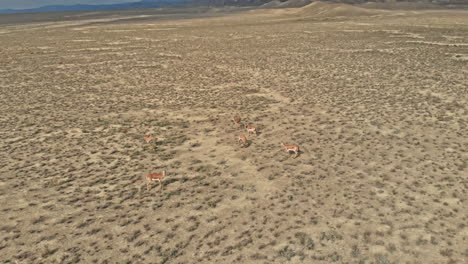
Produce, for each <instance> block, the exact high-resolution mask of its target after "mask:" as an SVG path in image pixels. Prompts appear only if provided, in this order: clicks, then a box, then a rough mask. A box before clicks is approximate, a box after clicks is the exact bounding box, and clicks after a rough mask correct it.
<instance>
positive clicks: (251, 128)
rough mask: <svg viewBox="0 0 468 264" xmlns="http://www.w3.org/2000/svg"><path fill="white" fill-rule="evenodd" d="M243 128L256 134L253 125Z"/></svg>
mask: <svg viewBox="0 0 468 264" xmlns="http://www.w3.org/2000/svg"><path fill="white" fill-rule="evenodd" d="M245 129H247V132H248V133H249V135H250V133H253V134H255V135H257V128H256V127H254V126H245Z"/></svg>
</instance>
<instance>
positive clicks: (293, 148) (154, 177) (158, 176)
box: [145, 117, 299, 190]
mask: <svg viewBox="0 0 468 264" xmlns="http://www.w3.org/2000/svg"><path fill="white" fill-rule="evenodd" d="M231 121H232V122H233V123H234V124H236V125H240V126H241V127H244V128H245V129H246V130H247V133H248V135H249V136H250V134H255V136H257V128H256V127H254V126H248V125H244V124H242V123H241V118H240V117H234V118H232V119H231ZM152 140H153V136H152V135H151V134H148V135H145V141H146V143H148V144H149V143H151V141H152ZM237 143H238V144H239V145H241V146H242V147H248V146H249V141H248V140H247V136H245V135H244V134H240V135H239V137H238V138H237ZM281 145H282V146H283V148H284V149H285V150H286V152H287V153H288V154H292V153H294V154H295V158H296V157H297V156H298V155H299V146H297V145H289V144H284V143H281ZM164 177H166V171H163V172H162V173H150V174H148V175H146V176H145V179H146V189H147V190H148V189H149V187H150V185H151V183H152V182H153V181H157V182H159V186H160V187H161V188H162V180H163V179H164Z"/></svg>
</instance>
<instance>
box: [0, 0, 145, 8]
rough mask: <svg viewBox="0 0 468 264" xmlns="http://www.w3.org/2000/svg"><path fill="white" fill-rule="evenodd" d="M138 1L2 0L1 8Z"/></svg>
mask: <svg viewBox="0 0 468 264" xmlns="http://www.w3.org/2000/svg"><path fill="white" fill-rule="evenodd" d="M138 1H139V0H0V9H23V8H35V7H41V6H45V5H74V4H90V5H95V4H115V3H126V2H138Z"/></svg>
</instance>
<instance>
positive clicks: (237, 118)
mask: <svg viewBox="0 0 468 264" xmlns="http://www.w3.org/2000/svg"><path fill="white" fill-rule="evenodd" d="M231 121H232V122H234V124H240V121H241V119H240V117H234V118H232V119H231Z"/></svg>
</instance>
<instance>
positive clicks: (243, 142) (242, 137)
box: [237, 135, 248, 147]
mask: <svg viewBox="0 0 468 264" xmlns="http://www.w3.org/2000/svg"><path fill="white" fill-rule="evenodd" d="M237 142H238V143H239V144H241V145H242V146H244V147H246V146H247V144H248V141H247V137H246V136H245V135H239V137H238V138H237Z"/></svg>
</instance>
